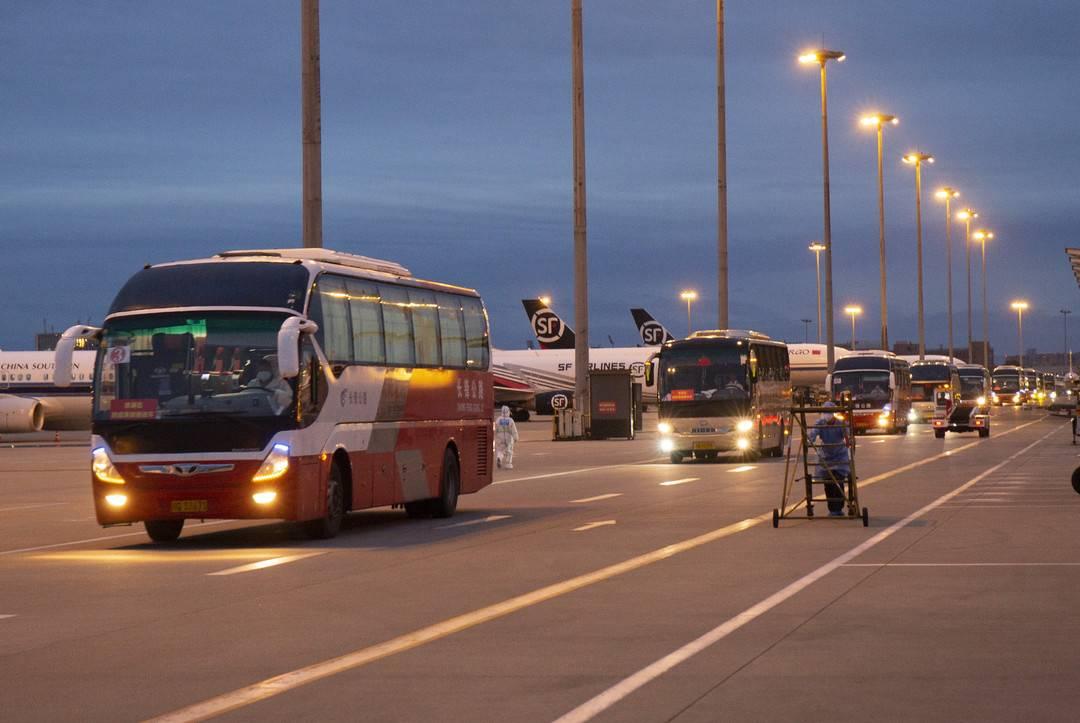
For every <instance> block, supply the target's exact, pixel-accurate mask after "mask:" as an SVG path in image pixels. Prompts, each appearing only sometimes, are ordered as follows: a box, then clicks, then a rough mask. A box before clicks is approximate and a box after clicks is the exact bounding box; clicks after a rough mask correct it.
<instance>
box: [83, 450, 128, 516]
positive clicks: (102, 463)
mask: <svg viewBox="0 0 1080 723" xmlns="http://www.w3.org/2000/svg"><path fill="white" fill-rule="evenodd" d="M90 458H91V463H90V468H91V469H92V470H93V471H94V476H95V477H97V478H98V479H99V480H101V481H102V482H108V483H109V484H114V485H122V484H124V478H123V477H121V476H120V473H119V472H117V471H116V467H115V466H113V463H112V460H111V459H109V455H108V453H107V452H106V451H105V448H104V447H98V448H97V449H95V450H94V451H93V452H91V453H90ZM125 500H126V498H125ZM117 506H118V505H117Z"/></svg>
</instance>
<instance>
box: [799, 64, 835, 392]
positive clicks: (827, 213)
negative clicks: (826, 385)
mask: <svg viewBox="0 0 1080 723" xmlns="http://www.w3.org/2000/svg"><path fill="white" fill-rule="evenodd" d="M845 57H846V56H845V55H844V54H843V53H842V52H840V51H839V50H825V49H824V48H822V49H819V50H811V51H809V52H806V53H803V54H802V55H800V56H799V62H800V63H803V64H806V65H809V64H815V65H818V66H819V67H820V68H821V179H822V198H823V208H824V213H823V217H824V219H823V220H824V227H825V231H824V235H823V237H822V242H823V243H824V244H825V343H826V344H827V345H828V346H827V348H826V359H827V362H828V366H829V371H830V372H831V371H832V369H833V363H834V362H835V361H836V340H835V337H834V335H833V331H834V330H833V293H832V289H833V283H832V218H831V210H830V204H829V83H828V76H827V73H826V72H825V66H826V65H827V64H828V62H829V61H830V60H835V61H836V62H838V63H842V62H843V61H844V58H845Z"/></svg>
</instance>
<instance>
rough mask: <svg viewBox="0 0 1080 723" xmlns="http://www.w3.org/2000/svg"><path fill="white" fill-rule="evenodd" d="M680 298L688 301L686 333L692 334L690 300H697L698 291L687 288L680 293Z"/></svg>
mask: <svg viewBox="0 0 1080 723" xmlns="http://www.w3.org/2000/svg"><path fill="white" fill-rule="evenodd" d="M679 298H680V299H682V300H683V301H685V302H686V335H687V336H690V329H691V327H690V302H692V301H696V300H697V292H696V291H694V290H692V289H687V290H686V291H684V292H682V293H681V294H679Z"/></svg>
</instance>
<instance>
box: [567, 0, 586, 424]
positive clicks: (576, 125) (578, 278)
mask: <svg viewBox="0 0 1080 723" xmlns="http://www.w3.org/2000/svg"><path fill="white" fill-rule="evenodd" d="M570 35H571V43H570V47H571V51H570V53H571V62H570V65H571V71H570V74H571V80H572V86H573V88H572V91H571V92H572V99H571V106H572V111H571V113H572V115H573V123H572V125H573V145H574V153H573V156H574V326H576V327H577V333H576V339H575V344H574V408H575V409H580V410H582V411H583V413H584V415H585V416H586V420H587V416H588V414H589V409H591V407H590V405H589V263H588V258H589V257H588V253H587V251H588V245H587V235H586V225H585V69H584V66H585V54H584V51H583V45H584V41H583V39H582V32H581V0H570ZM583 424H584V427H585V429H584V430H583V431H584V432H586V433H587V432H588V427H589V423H588V421H584V422H583Z"/></svg>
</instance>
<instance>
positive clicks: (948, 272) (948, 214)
mask: <svg viewBox="0 0 1080 723" xmlns="http://www.w3.org/2000/svg"><path fill="white" fill-rule="evenodd" d="M934 196H935V197H937V199H938V200H940V201H944V202H945V279H946V280H945V289H946V291H945V295H946V296H947V297H948V312H949V358H950V359H952V358H953V327H952V322H953V310H952V211H951V210H950V209H949V206H950V203H951V201H952V200H953V199H954V198H959V197H960V192H959V191H957V190H955V189H952V188H949V187H948V186H945V187H944V188H940V189H938V191H937V193H935V194H934ZM968 362H971V357H970V356H969V357H968Z"/></svg>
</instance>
